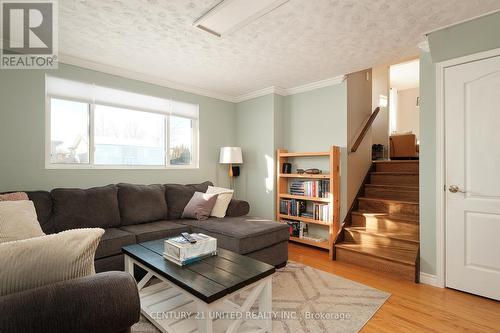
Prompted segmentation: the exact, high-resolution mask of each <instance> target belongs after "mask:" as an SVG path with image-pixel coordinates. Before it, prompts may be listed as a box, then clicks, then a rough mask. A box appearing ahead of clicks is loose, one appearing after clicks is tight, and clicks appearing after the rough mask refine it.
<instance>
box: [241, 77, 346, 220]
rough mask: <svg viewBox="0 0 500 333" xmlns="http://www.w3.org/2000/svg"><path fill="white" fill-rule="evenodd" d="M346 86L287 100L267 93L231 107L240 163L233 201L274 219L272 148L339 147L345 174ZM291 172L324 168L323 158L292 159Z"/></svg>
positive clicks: (343, 190)
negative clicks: (248, 204)
mask: <svg viewBox="0 0 500 333" xmlns="http://www.w3.org/2000/svg"><path fill="white" fill-rule="evenodd" d="M346 86H347V85H346V83H345V82H344V83H342V84H339V85H333V86H329V87H325V88H320V89H316V90H312V91H308V92H304V93H300V94H295V95H290V96H280V95H276V94H269V95H266V96H261V97H257V98H254V99H251V100H248V101H244V102H241V103H238V104H237V105H236V138H237V140H236V142H237V144H238V145H239V146H241V147H242V149H243V159H244V161H243V162H244V163H243V166H242V168H241V170H242V172H241V176H240V177H238V179H237V180H236V193H237V195H238V197H240V198H243V199H245V200H248V201H249V202H251V212H250V213H251V214H252V215H255V216H262V217H267V218H273V217H274V213H275V210H274V207H275V187H276V175H275V173H276V161H275V156H276V150H277V149H280V148H281V149H288V150H289V151H327V150H328V149H329V147H330V146H332V145H337V146H340V147H341V148H342V161H343V165H342V170H346V163H347V162H346V161H347V159H346V156H347V155H346V148H345V147H346V142H347V134H346V133H347V132H346V131H347V127H346V126H347V88H346ZM292 164H293V168H294V169H296V168H297V167H300V168H312V167H315V168H320V169H322V170H328V168H329V165H328V162H327V161H326V159H324V158H317V159H316V158H308V159H294V160H293V161H292ZM346 193H347V180H346V177H344V178H342V184H341V203H342V207H341V215H342V216H345V212H346V207H347V203H346V197H347V195H346Z"/></svg>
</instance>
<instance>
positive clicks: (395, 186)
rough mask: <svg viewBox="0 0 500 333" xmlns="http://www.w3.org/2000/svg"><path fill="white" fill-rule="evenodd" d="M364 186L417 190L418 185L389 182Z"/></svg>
mask: <svg viewBox="0 0 500 333" xmlns="http://www.w3.org/2000/svg"><path fill="white" fill-rule="evenodd" d="M365 187H373V188H381V189H389V190H392V189H393V190H398V191H400V190H401V191H416V192H418V190H419V188H418V186H411V185H391V184H365Z"/></svg>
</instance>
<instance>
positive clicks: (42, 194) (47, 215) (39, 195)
mask: <svg viewBox="0 0 500 333" xmlns="http://www.w3.org/2000/svg"><path fill="white" fill-rule="evenodd" d="M26 193H27V194H28V198H29V199H30V200H31V201H33V204H34V205H35V210H36V216H37V218H38V222H40V226H41V227H42V230H43V232H45V233H46V234H52V233H54V232H56V230H55V228H54V223H53V221H52V198H51V196H50V193H49V192H47V191H31V192H26Z"/></svg>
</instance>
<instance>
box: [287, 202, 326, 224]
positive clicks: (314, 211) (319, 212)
mask: <svg viewBox="0 0 500 333" xmlns="http://www.w3.org/2000/svg"><path fill="white" fill-rule="evenodd" d="M308 206H309V207H308ZM280 214H283V215H288V216H298V217H304V218H308V219H312V220H317V221H322V222H328V221H329V219H330V205H329V204H326V203H308V202H307V201H304V200H295V199H282V200H281V201H280Z"/></svg>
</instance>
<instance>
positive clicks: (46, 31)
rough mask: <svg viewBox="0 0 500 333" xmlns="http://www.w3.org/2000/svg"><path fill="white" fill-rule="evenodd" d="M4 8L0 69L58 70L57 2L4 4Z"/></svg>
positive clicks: (4, 1)
mask: <svg viewBox="0 0 500 333" xmlns="http://www.w3.org/2000/svg"><path fill="white" fill-rule="evenodd" d="M0 4H1V6H0V8H1V9H0V18H1V20H2V24H1V29H2V31H1V36H2V45H1V50H0V51H1V52H0V55H1V61H0V68H2V69H48V68H57V2H56V0H44V1H42V0H40V1H30V0H24V1H21V0H0Z"/></svg>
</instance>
